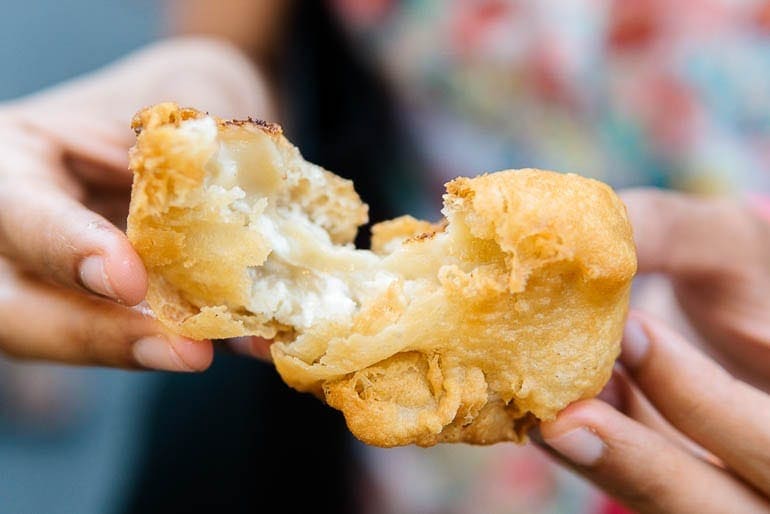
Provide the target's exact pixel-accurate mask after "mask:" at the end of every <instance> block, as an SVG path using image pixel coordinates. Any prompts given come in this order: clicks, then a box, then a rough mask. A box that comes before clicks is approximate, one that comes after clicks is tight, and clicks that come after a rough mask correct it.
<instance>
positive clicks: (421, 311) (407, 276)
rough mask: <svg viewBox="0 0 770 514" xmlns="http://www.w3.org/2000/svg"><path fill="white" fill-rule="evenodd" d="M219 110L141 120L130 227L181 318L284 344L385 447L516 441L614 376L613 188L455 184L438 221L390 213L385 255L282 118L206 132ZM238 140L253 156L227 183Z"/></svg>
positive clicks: (158, 293) (569, 180)
mask: <svg viewBox="0 0 770 514" xmlns="http://www.w3.org/2000/svg"><path fill="white" fill-rule="evenodd" d="M211 119H212V118H209V117H207V116H206V115H204V114H202V113H198V112H197V111H194V110H192V109H182V108H179V107H178V106H176V105H174V104H161V105H158V106H155V107H153V108H150V109H147V110H145V111H142V112H141V113H139V114H138V115H137V117H136V119H135V120H134V128H135V129H136V130H137V131H138V138H137V143H136V145H135V147H134V148H133V149H132V152H131V168H132V169H133V171H134V173H135V181H134V189H133V195H132V202H131V208H130V214H129V220H128V229H129V230H128V234H129V237H130V239H131V241H132V242H133V244H134V246H135V248H136V249H137V251H138V252H139V254H140V255H141V257H142V259H143V260H144V262H145V264H146V266H147V269H148V272H149V274H150V292H149V294H148V302H149V304H150V306H151V307H152V308H153V310H154V311H155V312H156V314H157V316H158V318H159V319H160V320H161V321H162V322H164V323H166V324H167V325H169V326H170V327H171V328H173V329H175V330H177V331H178V332H180V333H182V334H185V335H188V336H191V337H197V338H223V337H231V336H239V335H252V334H253V335H261V336H263V337H275V338H276V340H277V342H276V343H274V344H273V345H272V347H271V353H272V356H273V360H274V362H275V365H276V367H277V369H278V371H279V373H280V374H281V376H282V378H283V379H284V381H286V383H287V384H289V385H290V386H292V387H294V388H296V389H298V390H300V391H308V392H312V393H314V394H316V395H318V396H319V397H321V398H323V399H325V400H326V401H327V402H328V404H329V405H331V406H332V407H335V408H337V409H340V410H341V411H342V412H343V414H344V415H345V419H346V421H347V424H348V426H349V428H350V429H351V431H352V432H353V434H354V435H356V436H357V437H358V438H359V439H361V440H362V441H364V442H366V443H369V444H373V445H378V446H396V445H405V444H419V445H423V446H429V445H433V444H436V443H439V442H460V441H462V442H468V443H475V444H491V443H494V442H498V441H522V440H523V439H524V438H525V433H526V431H527V430H528V429H529V428H530V427H531V426H532V425H533V424H535V423H537V421H538V420H549V419H552V418H553V417H554V416H555V415H556V414H557V413H558V412H559V411H560V410H561V409H563V408H564V407H566V406H567V405H568V404H569V403H571V402H573V401H575V400H578V399H581V398H587V397H591V396H594V395H595V394H597V393H598V392H599V391H600V390H601V388H602V387H603V385H604V384H605V383H606V381H607V380H608V379H609V376H610V374H611V370H612V366H613V362H614V360H615V358H616V357H617V355H618V352H619V341H620V337H621V332H622V326H623V322H624V319H625V315H626V311H627V307H628V299H629V291H630V284H631V280H632V278H633V276H634V273H635V271H636V257H635V252H634V246H633V241H632V237H631V229H630V226H629V223H628V220H627V217H626V211H625V207H624V206H623V204H622V203H621V202H620V200H619V199H618V198H617V196H616V195H615V194H614V193H613V192H612V190H611V189H610V188H609V187H608V186H606V185H604V184H602V183H600V182H597V181H594V180H590V179H586V178H583V177H580V176H577V175H573V174H560V173H554V172H547V171H540V170H517V171H514V170H509V171H503V172H497V173H491V174H485V175H481V176H478V177H475V178H458V179H456V180H454V181H452V182H450V183H449V184H447V192H446V194H445V196H444V210H443V213H444V215H445V217H446V219H445V220H443V221H442V222H440V223H437V224H431V223H427V222H423V221H419V220H415V219H414V218H411V217H408V216H405V217H401V218H397V219H395V220H392V221H388V222H385V223H381V224H379V225H375V227H374V228H373V237H372V241H373V243H372V244H373V252H368V251H363V250H354V249H352V248H351V247H350V245H347V246H345V245H346V243H349V242H350V241H352V239H353V237H354V235H355V231H356V228H357V226H359V225H360V224H362V223H364V222H365V220H366V207H365V205H363V204H362V203H361V202H360V200H359V199H358V197H357V196H356V194H355V192H354V190H353V188H352V184H351V183H350V182H349V181H346V180H343V179H341V178H339V177H336V176H335V175H332V174H331V173H329V172H326V171H323V172H322V173H321V172H320V171H319V169H318V168H317V167H314V166H313V165H312V164H309V163H307V162H305V161H304V160H303V159H302V158H301V156H300V154H299V153H298V152H297V150H296V149H295V148H294V147H293V146H291V144H290V143H288V142H287V141H286V139H285V138H284V137H283V136H282V135H281V132H280V129H279V128H278V127H277V126H275V125H270V124H265V123H261V122H239V123H233V122H226V121H222V120H216V119H214V122H209V123H210V125H211V126H214V124H215V128H216V130H215V133H214V134H213V135H212V130H213V129H211V127H208V128H206V127H203V125H201V124H200V122H201V120H203V121H206V120H211ZM190 120H198V121H199V124H198V125H189V121H190ZM233 142H235V143H234V144H235V146H232V147H228V148H230V150H228V153H226V154H223V153H222V150H221V148H222V147H223V145H225V146H226V145H227V144H231V143H233ZM232 148H241V151H242V153H243V154H244V155H246V157H242V156H241V154H238V158H237V159H236V161H237V165H238V167H239V169H238V172H237V173H236V178H235V179H232V180H231V179H229V178H227V179H223V178H222V176H223V172H221V170H222V169H225V168H226V166H225V165H224V164H222V162H225V160H224V157H222V155H226V156H229V157H228V159H229V158H231V157H232V154H233V152H232ZM227 162H230V161H227ZM212 163H214V164H212ZM216 163H219V164H216ZM228 169H229V168H228ZM212 170H220V171H212ZM212 176H213V177H215V180H213V179H211V177H212ZM229 176H230V175H228V177H229ZM313 177H315V178H313ZM211 180H213V182H212V181H211ZM228 180H230V181H231V182H232V183H231V182H228ZM207 181H208V182H207ZM253 182H256V183H257V186H251V187H247V186H248V184H249V183H253ZM265 183H267V185H265ZM235 186H242V187H235ZM239 202H240V203H239ZM298 206H299V207H298ZM310 225H313V226H315V227H321V228H322V229H323V231H320V232H319V231H317V230H315V229H312V227H311V228H308V227H309V226H310ZM266 227H268V228H266ZM269 227H278V228H279V229H280V232H281V234H283V235H284V236H286V237H285V239H281V238H278V237H277V236H276V234H275V233H274V232H275V231H274V230H273V229H272V228H269ZM276 276H278V277H280V279H276V278H275V277H276ZM266 295H267V296H270V295H274V296H277V297H279V299H278V300H276V301H275V302H273V303H269V304H268V303H265V302H264V301H263V297H264V296H266ZM265 305H269V306H271V307H270V308H267V307H265Z"/></svg>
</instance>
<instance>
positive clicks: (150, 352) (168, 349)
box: [132, 336, 194, 371]
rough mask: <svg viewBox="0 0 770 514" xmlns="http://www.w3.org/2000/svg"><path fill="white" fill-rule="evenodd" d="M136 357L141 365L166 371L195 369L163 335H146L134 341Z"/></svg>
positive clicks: (133, 349)
mask: <svg viewBox="0 0 770 514" xmlns="http://www.w3.org/2000/svg"><path fill="white" fill-rule="evenodd" d="M132 351H133V354H134V359H136V362H138V363H139V364H140V365H141V366H143V367H145V368H149V369H158V370H165V371H194V370H193V369H192V368H191V367H190V366H188V365H187V364H186V363H185V362H184V361H183V360H182V358H181V357H180V356H179V354H178V353H177V352H176V351H174V347H173V345H172V344H171V342H170V341H169V340H168V339H166V338H165V337H163V336H146V337H143V338H141V339H139V340H137V341H136V342H135V343H134V346H133V348H132Z"/></svg>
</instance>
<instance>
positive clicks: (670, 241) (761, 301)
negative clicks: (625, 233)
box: [622, 190, 770, 391]
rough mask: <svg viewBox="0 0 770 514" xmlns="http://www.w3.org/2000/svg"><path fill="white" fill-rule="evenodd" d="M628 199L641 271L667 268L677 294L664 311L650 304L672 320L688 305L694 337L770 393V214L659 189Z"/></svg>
mask: <svg viewBox="0 0 770 514" xmlns="http://www.w3.org/2000/svg"><path fill="white" fill-rule="evenodd" d="M622 198H623V200H624V201H625V203H626V205H627V206H628V210H629V216H630V219H631V225H632V226H633V228H634V237H635V239H636V245H637V249H638V257H639V271H640V273H653V272H654V273H662V274H664V275H665V276H666V277H667V278H668V280H669V281H670V283H671V286H672V289H673V293H674V296H675V298H676V301H674V302H669V303H670V304H673V305H670V304H666V306H665V307H664V308H663V309H661V305H663V302H661V298H660V297H654V298H652V302H649V301H647V302H645V303H646V305H643V308H644V309H645V310H648V311H656V312H658V313H659V315H665V316H666V319H667V320H668V321H669V322H671V323H674V322H675V319H676V317H677V312H676V311H677V310H681V312H682V313H683V314H684V316H681V318H682V319H683V320H684V321H685V323H676V325H677V326H678V328H679V329H680V330H682V331H683V332H684V333H687V334H689V335H690V337H691V339H692V340H693V342H695V343H698V345H699V346H701V347H703V349H704V351H706V353H708V354H709V355H711V356H713V357H714V358H716V359H717V360H718V361H719V362H720V363H722V364H723V365H724V366H725V367H726V368H727V369H728V370H729V371H730V372H731V373H733V374H735V375H736V376H737V377H739V378H741V379H743V380H746V381H748V382H750V383H752V384H754V385H756V386H757V387H761V388H763V389H765V390H766V391H770V314H768V313H770V294H768V291H770V220H764V219H760V217H759V216H758V215H757V212H756V211H755V210H753V209H751V208H750V207H748V206H746V205H744V204H741V203H738V202H737V201H733V200H726V199H706V198H698V197H693V196H689V195H684V194H678V193H664V192H660V191H652V190H647V191H643V190H639V191H629V192H625V193H623V194H622ZM639 285H641V284H639ZM640 296H648V295H645V294H642V295H640ZM648 299H649V298H648ZM677 304H678V305H677ZM671 307H673V308H671ZM677 307H678V309H677ZM686 322H689V326H688V324H687V323H686Z"/></svg>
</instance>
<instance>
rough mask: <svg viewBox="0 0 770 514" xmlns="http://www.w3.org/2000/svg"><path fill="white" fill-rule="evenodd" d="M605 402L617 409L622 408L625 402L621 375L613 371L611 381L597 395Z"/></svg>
mask: <svg viewBox="0 0 770 514" xmlns="http://www.w3.org/2000/svg"><path fill="white" fill-rule="evenodd" d="M597 398H598V399H600V400H602V401H603V402H605V403H607V404H609V405H612V406H613V407H614V408H615V409H617V410H622V409H623V407H624V405H623V404H624V403H625V401H624V400H625V398H624V395H623V389H622V385H621V383H620V377H619V376H618V375H617V374H616V373H615V372H613V373H612V377H611V378H610V381H609V382H607V385H605V386H604V389H602V391H601V392H600V393H599V395H598V396H597Z"/></svg>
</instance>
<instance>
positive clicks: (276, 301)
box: [246, 211, 396, 330]
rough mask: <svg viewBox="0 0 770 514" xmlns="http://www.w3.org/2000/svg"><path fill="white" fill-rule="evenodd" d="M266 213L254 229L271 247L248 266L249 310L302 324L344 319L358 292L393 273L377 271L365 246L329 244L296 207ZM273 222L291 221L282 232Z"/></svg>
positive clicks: (377, 286) (378, 285) (366, 292)
mask: <svg viewBox="0 0 770 514" xmlns="http://www.w3.org/2000/svg"><path fill="white" fill-rule="evenodd" d="M282 214H283V216H284V218H282V217H281V216H278V215H276V214H275V213H273V216H272V217H270V216H269V215H268V214H267V213H266V214H265V215H262V216H260V217H259V218H258V220H257V221H256V225H255V227H254V228H255V230H257V231H258V232H259V233H260V234H262V235H263V237H265V239H266V240H267V243H268V244H269V245H270V247H271V248H272V249H273V251H272V252H271V254H270V255H269V256H268V258H267V261H266V262H265V264H264V265H262V266H258V267H252V268H249V276H250V277H251V279H252V289H251V298H250V302H249V305H247V306H246V307H247V308H248V309H249V310H251V311H253V312H269V313H273V316H274V317H275V319H276V320H278V321H279V322H281V323H284V324H287V325H291V326H293V327H296V328H297V329H300V330H302V329H307V328H308V327H310V326H312V325H313V324H314V323H316V322H317V321H319V320H330V321H335V320H336V321H345V320H349V319H350V318H351V317H352V316H353V315H354V314H355V312H356V310H357V309H358V308H359V307H360V306H361V303H362V301H363V298H364V297H368V296H372V295H376V294H377V292H378V291H384V290H385V289H387V287H388V286H389V285H390V284H391V283H392V282H393V281H394V280H396V276H395V275H394V274H391V273H387V272H384V271H381V270H378V267H379V265H380V262H381V261H380V258H379V257H378V256H376V255H374V254H373V253H371V252H369V251H366V250H356V249H354V248H352V247H347V246H338V245H334V244H333V243H332V242H331V241H330V239H329V236H328V234H327V233H326V232H325V231H323V230H322V229H321V228H320V227H317V226H316V225H313V224H312V223H311V222H310V221H309V220H308V219H307V217H305V216H303V215H301V214H300V213H299V212H297V211H288V212H283V213H282ZM276 221H278V222H279V223H280V224H281V225H283V226H284V227H286V226H287V225H290V226H291V230H292V231H293V232H294V233H295V237H294V238H292V237H287V236H286V234H285V232H284V231H283V230H279V229H278V227H277V223H276Z"/></svg>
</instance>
